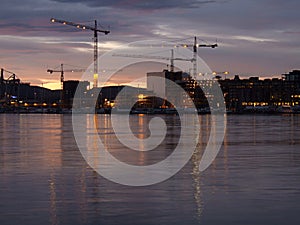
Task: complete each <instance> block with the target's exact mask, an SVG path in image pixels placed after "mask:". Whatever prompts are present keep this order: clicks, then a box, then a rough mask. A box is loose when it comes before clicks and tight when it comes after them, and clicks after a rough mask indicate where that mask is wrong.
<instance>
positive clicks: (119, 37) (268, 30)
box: [0, 0, 300, 88]
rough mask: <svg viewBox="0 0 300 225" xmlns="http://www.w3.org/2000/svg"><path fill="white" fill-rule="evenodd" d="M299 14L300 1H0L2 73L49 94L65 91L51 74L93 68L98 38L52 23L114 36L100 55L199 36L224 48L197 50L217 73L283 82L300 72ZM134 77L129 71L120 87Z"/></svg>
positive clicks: (104, 40) (68, 76)
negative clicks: (138, 44)
mask: <svg viewBox="0 0 300 225" xmlns="http://www.w3.org/2000/svg"><path fill="white" fill-rule="evenodd" d="M299 8H300V1H299V0H287V1H283V0H198V1H197V0H185V1H183V0H174V1H161V0H160V1H157V0H144V1H142V0H125V1H119V0H101V1H100V0H85V1H84V0H24V1H21V0H2V1H1V8H0V49H1V54H0V67H1V68H5V69H6V70H9V71H12V72H14V73H16V74H17V76H18V77H20V78H21V80H22V81H24V82H30V83H32V84H35V85H42V84H43V85H44V86H45V87H49V88H59V86H60V85H59V74H53V75H50V74H48V73H47V72H46V70H47V69H48V68H55V67H57V66H59V65H60V63H64V64H66V65H70V66H69V68H71V67H73V68H76V67H81V68H86V67H88V66H89V65H90V64H91V63H92V60H93V46H92V44H93V41H92V36H93V34H92V32H91V31H87V30H85V31H83V30H78V29H76V28H74V27H69V26H62V25H60V24H53V23H50V18H51V17H54V18H59V19H64V20H68V21H73V22H77V23H84V24H89V25H92V24H93V20H95V19H97V20H98V23H100V24H101V25H102V27H101V28H104V29H109V30H110V31H111V34H109V35H106V36H105V35H102V34H101V35H100V36H99V54H103V53H104V52H106V51H108V50H111V49H114V48H117V46H119V45H121V44H126V43H129V42H133V41H142V40H146V39H162V40H176V39H178V40H179V39H186V38H189V37H191V38H192V37H193V36H197V37H198V38H199V39H202V40H204V42H203V43H214V42H215V41H216V39H217V42H218V44H219V48H217V49H204V48H203V49H200V50H199V56H200V57H201V58H203V59H204V60H205V61H206V63H207V64H208V65H209V66H210V68H211V69H212V70H214V71H225V70H227V71H230V75H229V76H234V74H240V75H241V76H245V77H248V76H261V77H271V76H277V77H279V76H280V74H282V73H286V72H288V71H290V70H292V69H297V68H298V69H299V68H300V26H299V24H300V14H299ZM191 40H192V39H191ZM75 66H76V67H75ZM66 67H68V66H66ZM134 72H135V70H134V69H128V70H124V71H123V77H124V80H123V81H120V83H123V82H126V76H130V73H134ZM65 76H66V79H67V80H68V79H79V78H80V76H81V74H80V73H79V74H78V73H66V75H65Z"/></svg>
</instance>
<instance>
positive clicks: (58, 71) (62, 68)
mask: <svg viewBox="0 0 300 225" xmlns="http://www.w3.org/2000/svg"><path fill="white" fill-rule="evenodd" d="M84 71H85V69H68V70H64V64H60V70H56V69H47V72H48V73H50V74H52V73H60V83H61V89H63V84H64V79H65V78H64V73H65V72H72V73H73V72H84Z"/></svg>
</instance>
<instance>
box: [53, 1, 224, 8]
mask: <svg viewBox="0 0 300 225" xmlns="http://www.w3.org/2000/svg"><path fill="white" fill-rule="evenodd" d="M53 1H55V2H63V3H74V2H77V3H82V4H84V5H87V6H89V7H111V8H122V9H137V10H141V9H146V10H157V9H170V8H195V7H196V8H197V7H200V6H201V5H204V4H210V3H216V2H218V1H216V0H206V1H205V0H203V1H201V0H186V1H182V0H172V1H161V0H102V1H98V0H87V1H83V0H53ZM221 2H222V1H221Z"/></svg>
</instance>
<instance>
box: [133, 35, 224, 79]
mask: <svg viewBox="0 0 300 225" xmlns="http://www.w3.org/2000/svg"><path fill="white" fill-rule="evenodd" d="M133 46H137V47H144V46H145V45H144V44H138V45H133ZM146 46H147V47H148V46H149V45H146ZM150 46H151V47H159V48H161V47H175V48H178V47H184V48H192V49H193V59H192V62H193V78H194V79H196V76H197V56H198V55H197V54H198V48H216V47H218V44H217V43H215V44H198V43H197V37H196V36H195V37H194V43H193V44H191V43H189V44H185V43H179V44H177V43H175V44H174V45H170V43H162V44H151V45H150Z"/></svg>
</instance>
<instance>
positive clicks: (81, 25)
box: [50, 18, 110, 88]
mask: <svg viewBox="0 0 300 225" xmlns="http://www.w3.org/2000/svg"><path fill="white" fill-rule="evenodd" d="M50 21H51V22H52V23H61V24H63V25H69V26H73V27H77V28H79V29H82V30H92V31H93V32H94V84H93V87H95V88H96V87H98V32H100V33H104V34H105V35H107V34H109V33H110V31H109V30H100V29H98V26H97V20H95V25H94V27H92V26H88V25H83V24H79V23H73V22H69V21H65V20H59V19H55V18H51V19H50Z"/></svg>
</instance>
